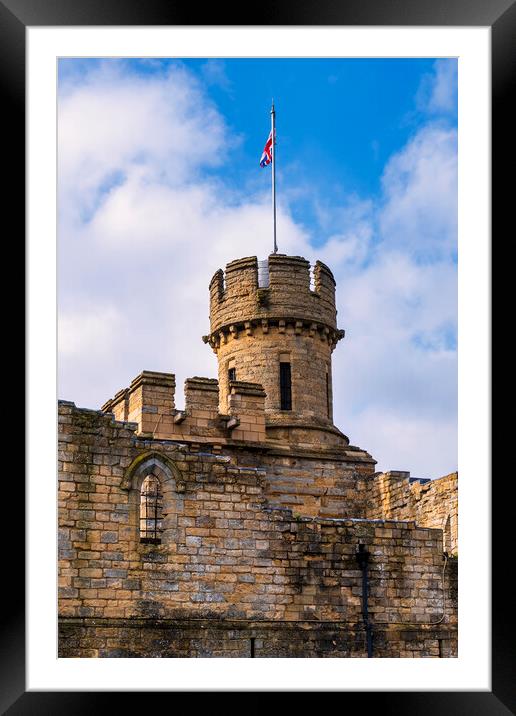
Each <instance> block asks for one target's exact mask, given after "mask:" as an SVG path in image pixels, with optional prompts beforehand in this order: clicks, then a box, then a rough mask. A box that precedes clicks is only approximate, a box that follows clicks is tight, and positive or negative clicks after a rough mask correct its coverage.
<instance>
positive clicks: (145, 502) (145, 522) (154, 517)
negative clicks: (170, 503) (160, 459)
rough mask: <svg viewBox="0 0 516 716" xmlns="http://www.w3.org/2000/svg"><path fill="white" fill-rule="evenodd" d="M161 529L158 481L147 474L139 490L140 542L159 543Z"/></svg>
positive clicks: (161, 517)
mask: <svg viewBox="0 0 516 716" xmlns="http://www.w3.org/2000/svg"><path fill="white" fill-rule="evenodd" d="M162 530H163V495H162V491H161V485H160V481H159V480H158V478H157V477H156V476H155V475H147V477H146V478H145V479H144V481H143V482H142V487H141V490H140V542H145V543H147V544H160V542H161V532H162Z"/></svg>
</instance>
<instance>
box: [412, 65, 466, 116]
mask: <svg viewBox="0 0 516 716" xmlns="http://www.w3.org/2000/svg"><path fill="white" fill-rule="evenodd" d="M457 70H458V63H457V60H456V59H453V58H450V59H442V60H436V61H435V63H434V67H433V72H431V73H428V74H426V75H424V76H423V78H422V80H421V83H420V86H419V89H418V92H417V96H416V105H417V107H418V109H419V110H420V111H423V112H429V113H430V114H443V113H454V112H456V110H457V88H458V77H457Z"/></svg>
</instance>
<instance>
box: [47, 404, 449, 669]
mask: <svg viewBox="0 0 516 716" xmlns="http://www.w3.org/2000/svg"><path fill="white" fill-rule="evenodd" d="M59 412H60V437H61V439H60V450H59V458H60V465H59V475H60V479H59V516H60V520H59V522H60V528H59V551H60V577H59V612H60V623H61V628H62V631H61V634H62V635H63V638H62V639H61V654H62V655H70V650H71V651H72V652H73V654H74V655H76V656H81V655H83V656H102V655H104V656H109V655H117V654H118V655H123V654H126V653H131V654H132V655H138V654H140V655H144V653H145V652H146V649H147V646H148V644H149V643H150V642H149V640H151V641H153V643H154V640H155V639H156V634H159V633H160V632H161V633H165V632H166V638H165V635H164V636H163V638H162V639H158V640H157V641H156V642H155V643H154V646H153V649H152V651H153V653H155V654H156V652H159V654H156V655H161V656H166V655H174V654H175V655H185V651H186V652H188V651H190V652H191V655H195V654H196V653H197V655H209V654H210V653H212V654H213V655H217V654H219V655H226V656H227V655H234V656H240V655H241V654H242V650H244V651H245V648H247V647H248V646H249V643H250V639H251V638H253V639H256V640H257V641H258V646H256V645H255V648H256V650H257V653H256V655H257V656H258V655H259V653H258V652H260V654H261V655H262V656H271V655H278V656H279V655H286V654H289V653H290V654H291V655H294V656H301V655H305V656H306V655H307V654H306V648H307V647H306V642H305V647H304V649H305V650H304V652H303V653H301V649H302V646H301V645H302V643H303V640H302V639H300V638H298V639H297V640H292V639H291V638H290V636H289V635H290V634H291V632H292V628H293V624H294V623H296V622H298V623H299V622H303V633H304V631H305V630H308V631H309V632H310V637H309V639H308V643H313V653H312V647H310V654H311V655H314V656H315V655H317V654H319V653H321V652H323V653H324V655H326V656H331V655H333V656H339V655H349V656H364V633H365V632H364V626H363V624H362V601H361V571H360V569H359V568H358V566H357V562H356V558H355V552H356V549H357V545H358V544H360V543H362V544H365V545H366V546H367V548H368V549H369V551H370V552H371V563H370V573H369V578H370V588H369V612H370V614H371V619H372V622H373V624H374V626H373V632H374V634H375V642H374V643H375V649H376V651H375V655H377V656H381V655H384V656H386V655H389V654H392V650H393V649H394V650H396V651H397V650H398V648H399V654H398V655H399V656H438V655H439V654H438V649H439V640H441V641H442V642H443V643H446V644H447V647H446V648H447V649H449V650H450V653H451V652H453V650H454V649H455V648H456V647H455V636H454V634H455V620H456V613H455V608H454V604H455V597H454V596H453V587H452V586H451V583H450V580H452V575H451V572H450V570H449V568H448V572H447V573H446V572H445V574H444V579H445V581H444V589H443V581H442V580H443V567H444V563H443V555H442V532H441V530H431V529H421V528H418V527H417V526H416V525H415V524H414V523H412V522H395V521H381V520H378V521H375V520H368V519H324V518H321V517H317V518H309V517H302V516H300V515H296V514H295V513H294V512H293V511H292V510H289V509H286V508H279V507H275V506H272V505H271V504H270V503H269V501H268V499H267V485H268V476H267V470H266V468H258V467H253V466H246V463H253V462H255V461H256V456H254V459H253V456H252V455H251V453H250V454H249V455H247V454H246V453H245V452H240V451H237V452H238V458H237V457H236V455H235V454H232V453H233V450H232V449H231V448H230V447H229V446H225V448H224V449H221V450H220V452H219V451H218V449H217V451H216V452H213V451H211V450H207V449H206V447H203V448H202V450H201V449H199V448H200V446H199V445H196V444H189V445H186V444H181V443H176V442H173V441H161V442H160V441H157V440H149V439H146V438H145V437H138V436H137V435H136V434H135V428H136V425H135V424H131V423H121V422H118V421H115V420H114V418H113V416H112V415H109V414H107V415H106V414H103V413H101V412H100V411H89V410H84V409H77V408H76V407H75V406H74V405H73V404H70V403H61V404H60V411H59ZM251 452H252V451H251ZM147 474H154V475H156V476H157V477H158V478H159V479H160V481H161V482H162V485H163V500H164V504H163V509H164V530H163V534H162V541H161V543H160V544H159V545H149V544H142V543H140V541H139V530H138V507H139V494H140V487H141V482H142V479H143V477H144V476H145V475H147ZM443 607H444V612H443ZM113 619H115V620H116V619H118V620H122V621H121V622H118V623H117V625H115V626H113V622H112V620H113ZM134 619H139V620H143V622H141V623H140V622H138V623H139V624H140V628H139V630H138V629H135V624H133V620H134ZM170 619H175V620H178V619H179V620H181V619H184V620H186V621H185V624H184V625H183V626H182V627H181V628H180V636H178V642H177V644H176V641H175V639H174V637H173V634H174V631H173V630H172V631H171V632H170V631H168V630H167V628H166V621H165V622H163V620H170ZM196 619H205V620H206V619H208V620H215V622H216V626H214V627H213V629H212V631H211V632H210V631H208V632H203V633H204V636H205V639H204V640H200V641H199V639H198V638H197V637H196V633H197V632H196V629H198V627H197V626H196V622H195V620H196ZM88 620H90V621H88ZM92 620H93V621H92ZM192 620H194V621H193V622H192ZM226 620H229V622H231V620H236V624H237V625H238V628H237V629H236V631H235V629H234V628H233V629H232V628H231V626H230V625H228V626H224V623H225V621H226ZM262 621H263V622H267V624H264V625H263V626H261V622H262ZM221 622H222V623H221ZM255 622H258V623H257V624H255ZM305 622H306V623H305ZM142 624H143V626H142ZM146 624H148V628H149V629H150V631H147V627H146V626H145V625H146ZM192 625H193V626H192ZM312 625H313V626H312ZM253 629H254V630H255V631H253ZM256 629H258V632H256ZM312 630H313V633H312ZM414 630H415V631H414ZM342 631H345V632H346V634H345V635H343V634H342V633H341V632H342ZM255 632H256V634H257V636H250V635H252V634H254V633H255ZM427 632H430V635H428V633H427ZM408 633H410V634H411V636H410V637H407V634H408ZM81 634H82V635H84V640H83V639H82V638H81V636H80V635H81ZM210 634H211V636H210ZM213 634H218V635H219V637H217V639H218V641H217V639H216V644H214V643H213V639H215V637H214V636H213ZM64 635H68V636H67V638H66V639H64ZM153 635H154V636H153ZM267 635H268V636H267ZM402 635H405V636H402ZM414 635H415V636H414ZM210 640H212V641H210ZM333 641H335V642H336V645H337V646H335V645H333V644H332V645H331V648H329V650H328V651H327V652H326V647H325V644H326V645H328V644H329V643H330V642H333ZM74 644H76V646H73V645H74ZM189 644H190V646H189ZM192 644H194V645H195V646H191V645H192ZM227 644H229V646H227V649H228V653H226V646H225V645H227ZM296 644H297V646H296ZM401 644H403V648H401V647H400V645H401ZM146 645H147V646H146ZM159 645H161V646H159ZM440 648H441V651H442V648H443V647H442V645H441V647H440ZM160 649H161V652H160Z"/></svg>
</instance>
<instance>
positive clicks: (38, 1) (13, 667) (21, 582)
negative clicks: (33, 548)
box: [0, 0, 516, 716]
mask: <svg viewBox="0 0 516 716" xmlns="http://www.w3.org/2000/svg"><path fill="white" fill-rule="evenodd" d="M260 10H261V12H260V15H259V19H260V22H252V21H251V18H250V17H249V16H248V15H246V14H245V12H244V13H242V12H241V11H239V10H238V9H236V10H235V11H233V9H232V11H231V13H228V12H226V15H227V16H228V21H227V22H223V21H222V20H223V19H224V13H223V9H221V8H220V6H218V5H212V6H207V7H206V8H203V20H204V21H203V23H202V25H241V24H246V25H351V26H353V25H362V26H375V25H387V26H388V25H390V26H393V25H399V26H403V25H408V26H410V25H418V26H424V25H428V26H489V27H490V28H491V39H492V66H491V82H492V169H493V172H492V227H493V228H492V232H493V236H494V233H495V232H497V233H498V234H499V235H500V236H501V234H502V230H505V231H506V232H507V230H508V228H509V227H510V226H512V224H513V217H512V213H513V212H512V211H511V217H510V218H509V211H510V208H512V204H514V190H513V187H514V179H512V181H511V180H509V181H507V180H506V179H505V177H504V176H503V168H504V166H507V165H509V166H510V167H511V169H512V170H513V171H514V166H515V164H516V162H515V151H514V140H513V138H512V135H513V132H514V127H515V126H516V114H515V113H514V111H512V112H511V111H510V110H509V107H510V104H509V99H510V98H511V95H514V92H513V91H511V90H512V89H513V87H512V85H511V81H512V82H513V81H514V78H515V77H516V42H515V38H516V0H489V2H485V0H469V1H468V0H433V2H430V1H428V2H427V0H398V1H397V2H396V3H394V2H386V0H383V1H382V0H347V2H346V4H343V3H342V4H340V5H339V6H336V5H335V4H334V3H333V2H332V0H319V1H318V2H317V4H316V3H314V2H309V0H298V3H297V5H296V7H295V10H294V9H293V8H292V7H289V6H288V3H287V2H285V0H281V2H280V1H279V0H276V2H273V0H266V1H265V2H262V3H260ZM196 11H197V8H196V7H195V6H188V5H186V6H185V5H182V6H179V5H177V4H176V3H172V2H170V1H169V2H167V1H166V0H147V1H146V2H145V3H143V2H139V1H138V0H124V2H123V4H121V3H119V2H117V0H74V1H73V2H70V0H0V88H1V90H2V96H3V97H5V98H6V100H7V101H6V102H5V105H4V106H6V107H8V108H9V111H8V112H5V113H4V116H3V118H4V119H5V120H6V128H5V130H4V137H6V138H8V140H9V141H8V142H5V143H4V157H5V159H4V166H6V167H9V181H10V189H11V199H10V201H9V203H8V205H5V207H4V218H7V217H9V216H11V217H12V219H13V221H12V225H13V226H15V225H16V223H15V222H16V221H17V223H18V226H20V222H19V217H20V216H24V215H25V157H26V154H25V131H24V129H25V50H26V48H25V40H26V32H25V29H26V27H28V26H44V25H46V26H49V25H50V26H51V25H55V26H67V25H74V26H91V25H94V26H106V25H144V26H152V25H198V24H199V23H197V22H194V20H195V19H196ZM221 11H222V13H221ZM255 17H256V15H255ZM263 18H265V19H266V20H267V22H264V21H263ZM512 99H513V101H514V97H512ZM511 159H512V160H513V161H512V162H511ZM23 226H24V224H23ZM17 233H18V235H19V238H18V241H17V242H13V243H12V244H11V245H10V247H9V248H10V249H11V248H12V247H14V246H16V247H17V248H21V252H22V261H23V260H24V246H25V241H24V236H23V237H22V236H21V233H22V230H20V229H19V230H18V232H17ZM506 285H507V284H505V283H503V282H498V283H497V284H496V285H495V290H494V291H493V294H492V296H493V301H494V299H498V305H499V306H501V305H508V301H504V302H503V304H502V300H503V299H504V298H505V296H504V295H503V289H504V288H505V286H506ZM28 288H29V287H27V289H28ZM507 298H508V295H507ZM9 319H10V320H9V332H11V329H14V328H15V327H16V325H19V323H18V322H17V323H16V324H15V322H14V318H13V319H11V316H10V314H9ZM20 385H23V381H20ZM24 397H25V393H24ZM16 404H17V405H23V401H21V400H20V395H19V393H18V396H17V401H16ZM493 404H494V405H496V404H495V403H494V401H493ZM20 417H21V416H20ZM20 422H21V420H20V421H19V423H20ZM487 438H488V439H489V438H490V436H487ZM499 442H500V443H501V441H499ZM509 444H510V443H509ZM494 447H495V445H494V444H493V448H494ZM496 453H497V451H496V449H494V450H493V451H492V454H493V455H495V454H496ZM500 482H501V479H498V482H497V483H496V487H497V488H498V489H497V490H493V495H492V500H493V512H494V514H493V517H494V518H495V519H493V521H492V524H493V535H492V536H493V540H492V544H493V546H494V545H504V544H505V545H507V544H509V545H510V542H507V540H505V539H504V537H505V535H504V534H503V530H504V528H505V525H507V524H509V525H510V524H511V522H512V521H513V519H514V518H513V515H512V514H511V507H512V504H513V503H512V501H511V499H510V497H511V494H510V488H511V486H512V485H511V483H510V482H509V481H508V480H507V481H505V483H504V485H503V488H502V487H501V485H500ZM23 488H24V486H23V485H20V486H19V489H20V492H19V499H20V500H23V499H24V489H23ZM512 495H514V487H513V489H512ZM15 526H16V527H17V529H15V530H14V527H15ZM7 534H16V536H17V541H16V549H11V550H9V551H6V553H5V556H6V558H7V559H6V562H7V564H6V565H5V567H4V574H6V575H9V594H10V597H11V604H12V605H13V606H12V608H11V609H9V610H6V611H2V615H1V618H0V625H1V634H2V643H1V648H0V684H1V687H2V688H1V696H0V709H1V713H9V714H10V715H12V716H18V714H20V715H21V714H34V713H38V714H52V716H54V714H59V713H63V714H74V715H75V714H77V715H79V714H90V713H91V711H92V710H95V711H97V712H98V711H100V712H103V711H104V710H105V711H107V710H108V709H109V711H112V709H113V707H115V708H116V707H117V706H119V703H120V702H119V699H120V697H121V696H122V694H121V693H120V692H116V699H117V701H116V702H115V701H114V698H110V697H111V696H112V693H113V692H102V693H101V692H92V691H88V692H43V691H40V692H26V691H25V688H26V687H25V604H24V603H25V575H24V566H23V564H21V560H20V559H19V557H20V554H21V551H22V549H24V547H25V539H24V534H23V535H21V534H20V526H19V524H18V525H13V530H9V531H8V532H7ZM491 564H492V568H491V569H492V574H493V595H492V603H493V606H494V607H495V608H494V609H493V610H492V613H493V621H492V664H491V668H492V689H493V690H492V691H491V692H483V691H482V692H480V691H479V692H365V694H364V692H346V702H347V703H349V698H350V697H353V701H354V702H355V704H356V705H358V704H359V703H360V704H361V705H362V708H363V706H364V705H365V701H366V702H367V706H368V707H369V708H371V707H372V708H375V707H380V708H381V709H382V710H383V711H384V712H387V713H394V712H396V713H397V714H400V715H401V716H402V715H403V714H409V713H410V714H414V713H416V714H422V715H423V716H425V715H426V714H429V715H430V714H434V713H436V712H440V713H442V714H454V715H456V716H462V714H464V716H466V715H468V716H470V715H471V714H485V715H486V716H489V715H491V714H492V715H493V716H498V715H500V716H502V715H504V714H510V713H513V714H514V713H516V679H515V678H514V674H515V673H516V669H515V668H514V667H515V664H514V661H515V652H516V649H515V648H514V643H515V631H514V620H515V618H514V609H511V605H510V603H509V604H508V603H507V598H508V594H507V590H506V583H505V579H504V577H505V574H507V550H506V549H502V548H501V547H498V548H497V549H493V551H492V563H491ZM496 607H497V608H496ZM511 627H512V628H511ZM336 691H337V690H336ZM157 693H159V692H157ZM140 694H141V692H140V693H139V694H137V693H135V692H132V693H131V694H129V696H130V698H131V702H132V705H136V702H135V699H136V700H137V702H139V701H140V699H141V696H140ZM153 695H154V694H153ZM356 696H358V699H359V700H360V702H359V700H358V699H357V698H356ZM364 696H365V700H364ZM143 698H145V699H146V702H145V703H147V705H148V698H149V693H147V692H145V693H144V695H143ZM141 703H142V705H143V703H144V702H143V701H141ZM387 704H388V708H387V709H386V708H385V706H386V705H387Z"/></svg>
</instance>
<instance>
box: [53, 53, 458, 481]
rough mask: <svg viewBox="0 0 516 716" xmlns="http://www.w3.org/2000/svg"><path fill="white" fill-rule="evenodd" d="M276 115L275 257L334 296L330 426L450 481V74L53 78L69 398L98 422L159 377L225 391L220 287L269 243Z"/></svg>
mask: <svg viewBox="0 0 516 716" xmlns="http://www.w3.org/2000/svg"><path fill="white" fill-rule="evenodd" d="M271 97H274V100H275V105H276V111H277V140H278V146H277V192H278V243H279V249H280V251H282V252H284V253H290V254H301V255H304V256H306V257H307V258H309V259H310V260H315V259H316V258H320V259H322V260H323V261H326V262H327V263H328V264H329V265H330V267H331V268H332V270H333V271H334V273H335V275H336V278H337V282H338V285H337V292H338V307H339V319H340V320H339V326H340V327H342V328H345V329H346V331H347V337H346V340H345V341H344V342H343V343H342V344H340V345H339V347H338V348H337V350H336V352H335V354H334V384H335V399H334V402H335V404H336V409H335V422H336V424H337V425H338V426H339V427H340V428H341V429H342V430H343V431H344V432H345V433H346V434H347V435H349V437H350V439H351V442H352V443H354V444H359V445H361V446H362V447H364V448H366V449H368V450H369V451H370V452H371V453H372V454H373V456H374V457H375V458H376V459H377V460H378V463H379V464H378V468H379V469H407V470H411V471H412V472H413V474H416V475H420V476H425V477H436V476H438V475H439V474H444V473H445V472H450V471H452V470H454V469H456V466H457V465H456V461H457V458H456V435H457V428H456V411H457V406H456V369H457V364H456V359H457V355H456V354H457V341H456V334H457V305H456V273H457V235H456V233H457V231H456V230H457V224H456V222H457V216H456V210H457V187H456V181H457V175H456V163H457V64H456V60H454V59H450V60H446V59H440V60H432V59H369V60H367V59H366V60H364V59H341V60H338V59H331V60H330V59H270V60H265V59H227V60H214V59H209V60H208V59H191V60H160V59H150V60H84V59H77V60H74V59H68V60H61V61H60V66H59V125H58V139H59V243H58V246H59V268H60V274H59V339H60V340H59V350H60V353H59V379H60V391H59V392H60V396H61V397H63V398H65V399H70V400H74V401H75V402H76V403H77V404H78V405H82V406H85V407H98V406H99V405H100V404H102V403H103V402H104V400H106V399H107V398H108V397H110V396H111V395H112V394H113V393H114V392H116V391H117V390H118V389H119V388H121V387H125V386H126V385H127V384H128V383H129V381H130V380H131V378H132V377H134V375H136V374H137V373H138V372H140V371H141V370H142V369H150V370H166V371H170V372H175V373H176V376H177V382H178V391H177V403H178V404H181V401H182V395H181V392H182V391H181V384H182V381H183V380H184V379H185V378H186V377H188V376H189V375H194V374H195V375H209V376H214V375H216V363H215V357H214V356H213V355H210V354H209V351H208V349H207V348H206V346H204V345H203V344H200V345H199V343H200V338H199V337H200V336H201V335H202V334H203V333H206V332H207V310H208V292H207V284H208V282H209V279H210V278H211V275H212V274H213V272H214V271H215V270H216V269H217V268H219V266H222V265H224V264H225V263H226V262H227V261H229V260H232V259H233V258H237V257H240V256H245V255H253V254H255V255H258V257H259V258H263V257H265V256H266V255H267V254H268V253H269V252H270V248H271V244H272V237H271V230H270V167H269V168H266V169H260V167H259V166H258V161H259V158H260V155H261V152H262V149H263V145H264V143H265V140H266V138H267V135H268V132H269V129H270V116H269V110H270V103H271ZM185 305H188V306H189V311H188V315H187V316H185V310H184V306H185ZM179 343H181V347H183V346H185V345H186V344H188V345H189V344H190V343H191V346H192V349H191V351H190V352H189V353H187V355H186V356H185V355H184V350H183V348H181V350H179V348H178V346H179ZM436 440H437V441H438V443H439V445H440V452H439V454H438V455H437V454H435V449H434V447H431V446H435V444H436V442H435V441H436Z"/></svg>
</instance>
